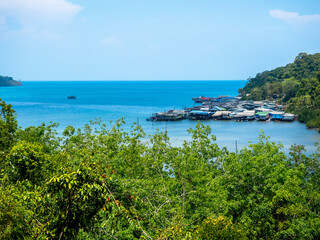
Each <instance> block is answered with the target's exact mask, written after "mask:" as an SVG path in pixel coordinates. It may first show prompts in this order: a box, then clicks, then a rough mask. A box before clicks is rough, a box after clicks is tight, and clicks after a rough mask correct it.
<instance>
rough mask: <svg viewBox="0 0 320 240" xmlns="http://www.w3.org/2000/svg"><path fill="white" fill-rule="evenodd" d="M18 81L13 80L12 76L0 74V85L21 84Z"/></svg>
mask: <svg viewBox="0 0 320 240" xmlns="http://www.w3.org/2000/svg"><path fill="white" fill-rule="evenodd" d="M21 85H22V83H21V82H20V81H16V80H13V78H12V77H5V76H1V75H0V87H10V86H21Z"/></svg>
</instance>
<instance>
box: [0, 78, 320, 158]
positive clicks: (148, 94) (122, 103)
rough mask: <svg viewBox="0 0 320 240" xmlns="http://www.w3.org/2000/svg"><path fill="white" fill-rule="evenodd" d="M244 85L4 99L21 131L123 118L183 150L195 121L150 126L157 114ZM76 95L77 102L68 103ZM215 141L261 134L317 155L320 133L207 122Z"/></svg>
mask: <svg viewBox="0 0 320 240" xmlns="http://www.w3.org/2000/svg"><path fill="white" fill-rule="evenodd" d="M244 84H245V81H105V82H104V81H90V82H89V81H77V82H60V81H59V82H24V83H23V86H22V87H3V88H0V98H2V99H3V100H5V101H6V102H7V103H10V104H12V105H13V107H14V109H15V110H16V112H17V114H18V121H19V125H20V126H21V127H23V128H25V127H27V126H30V125H39V124H41V123H42V122H45V123H49V122H50V121H53V122H57V123H59V124H60V126H59V128H58V131H59V132H62V131H63V129H64V128H65V127H66V126H68V125H73V126H75V127H81V126H83V125H84V124H85V123H88V122H89V121H90V120H94V119H96V118H101V120H102V121H103V122H109V121H110V120H112V121H114V120H117V119H119V118H121V117H124V118H125V121H126V122H127V124H126V125H125V126H124V129H125V130H130V129H131V125H132V124H133V122H137V121H138V122H139V124H140V125H141V126H142V127H143V129H144V130H145V132H146V133H147V134H152V133H153V132H154V131H155V130H156V129H160V130H163V131H164V130H165V129H167V131H168V133H169V136H170V137H171V141H172V143H173V144H176V145H180V144H181V143H182V142H183V141H184V140H188V139H190V136H189V135H188V134H187V129H188V128H191V127H194V126H195V125H196V123H197V122H195V121H189V120H184V121H180V122H154V123H153V122H147V121H146V118H147V117H149V116H151V114H152V113H154V112H160V111H167V110H170V109H183V108H184V107H191V106H194V103H193V101H192V99H191V98H192V97H198V96H199V95H202V96H209V97H216V96H218V95H232V96H234V95H236V94H237V90H238V88H240V87H243V86H244ZM69 95H75V96H76V97H77V99H75V100H71V99H67V96H69ZM204 123H205V124H207V125H209V126H210V127H211V128H212V133H213V134H214V135H216V136H217V143H218V144H219V145H220V146H226V147H228V148H229V149H230V150H235V141H237V144H238V149H240V148H242V147H244V146H247V145H248V142H249V141H252V142H256V141H257V136H258V134H259V131H260V130H261V129H263V130H264V132H265V133H266V134H267V135H269V136H270V137H271V140H273V141H275V142H282V144H283V145H284V148H285V150H286V151H287V150H288V149H289V147H290V145H292V144H294V143H296V144H303V145H305V146H306V148H307V149H308V151H310V152H313V151H315V149H316V148H315V147H314V144H315V143H317V142H320V134H319V133H318V132H317V131H315V130H308V129H306V127H305V125H304V124H301V123H299V122H293V123H278V122H269V123H266V122H234V121H205V122H204Z"/></svg>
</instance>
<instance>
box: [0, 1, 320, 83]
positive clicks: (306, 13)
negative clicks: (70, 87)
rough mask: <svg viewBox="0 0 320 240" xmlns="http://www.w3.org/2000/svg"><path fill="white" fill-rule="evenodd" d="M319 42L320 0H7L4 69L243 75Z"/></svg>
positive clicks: (1, 47)
mask: <svg viewBox="0 0 320 240" xmlns="http://www.w3.org/2000/svg"><path fill="white" fill-rule="evenodd" d="M300 52H306V53H309V54H313V53H317V52H320V1H319V0H303V1H301V0H255V1H254V0H241V1H239V0H219V1H218V0H116V1H115V0H90V1H89V0H78V1H77V0H0V53H1V58H0V75H5V76H12V77H13V78H14V79H21V80H22V81H28V80H32V81H48V80H59V81H60V80H61V81H62V80H245V79H247V78H249V77H254V76H255V75H256V74H257V73H258V72H262V71H265V70H271V69H273V68H276V67H278V66H284V65H286V64H288V63H290V62H293V61H294V59H295V56H297V55H298V54H299V53H300Z"/></svg>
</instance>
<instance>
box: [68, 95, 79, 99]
mask: <svg viewBox="0 0 320 240" xmlns="http://www.w3.org/2000/svg"><path fill="white" fill-rule="evenodd" d="M68 99H77V97H76V96H68Z"/></svg>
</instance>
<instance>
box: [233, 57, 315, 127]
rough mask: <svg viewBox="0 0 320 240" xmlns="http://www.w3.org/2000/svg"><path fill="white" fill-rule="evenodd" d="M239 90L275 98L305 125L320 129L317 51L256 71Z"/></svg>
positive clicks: (254, 96)
mask: <svg viewBox="0 0 320 240" xmlns="http://www.w3.org/2000/svg"><path fill="white" fill-rule="evenodd" d="M239 94H240V95H241V97H242V99H246V100H266V99H268V100H276V101H277V103H279V104H283V105H284V106H285V107H286V109H287V110H288V111H290V112H293V113H295V114H297V115H298V116H299V121H301V122H304V123H306V126H307V127H309V128H319V129H320V53H316V54H307V53H300V54H299V55H298V56H297V57H296V58H295V60H294V62H293V63H290V64H288V65H286V66H284V67H278V68H276V69H274V70H271V71H264V72H262V73H258V74H257V75H256V76H255V77H254V78H249V79H248V82H247V83H246V85H245V87H244V88H243V89H242V88H240V89H239Z"/></svg>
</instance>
